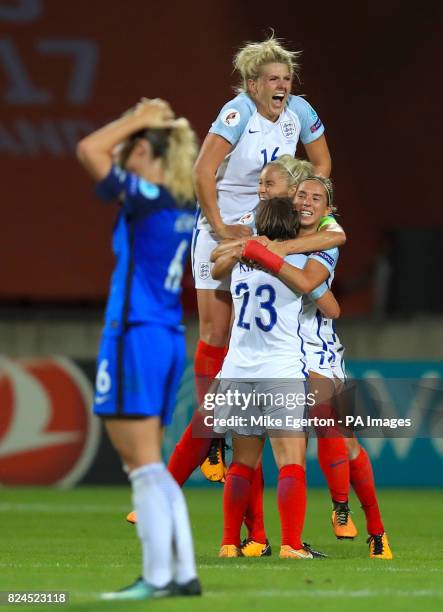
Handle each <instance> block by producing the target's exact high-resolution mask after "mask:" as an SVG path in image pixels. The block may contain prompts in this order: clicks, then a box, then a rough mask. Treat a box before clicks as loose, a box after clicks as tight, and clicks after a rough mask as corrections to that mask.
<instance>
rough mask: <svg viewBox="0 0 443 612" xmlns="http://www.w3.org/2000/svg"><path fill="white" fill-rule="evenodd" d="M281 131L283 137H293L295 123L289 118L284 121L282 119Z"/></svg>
mask: <svg viewBox="0 0 443 612" xmlns="http://www.w3.org/2000/svg"><path fill="white" fill-rule="evenodd" d="M281 131H282V133H283V136H284V137H285V138H288V139H289V138H293V137H294V136H295V125H294V122H293V121H292V120H291V119H288V120H286V121H282V123H281Z"/></svg>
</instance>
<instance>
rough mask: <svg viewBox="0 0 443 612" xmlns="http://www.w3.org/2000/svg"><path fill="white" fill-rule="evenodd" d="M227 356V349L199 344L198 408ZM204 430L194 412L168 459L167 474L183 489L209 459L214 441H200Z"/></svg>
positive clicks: (196, 380) (196, 355) (200, 341)
mask: <svg viewBox="0 0 443 612" xmlns="http://www.w3.org/2000/svg"><path fill="white" fill-rule="evenodd" d="M225 354H226V347H224V346H222V347H219V346H211V345H210V344H206V343H205V342H203V341H202V340H199V341H198V343H197V349H196V351H195V363H194V372H195V382H196V391H197V401H198V405H200V404H201V403H202V401H203V398H204V395H205V393H206V392H207V390H208V388H209V385H210V384H211V382H212V380H213V378H214V377H215V375H216V374H218V372H219V371H220V368H221V365H222V363H223V359H224V358H225ZM204 430H205V426H204V425H203V417H202V415H201V414H200V413H199V412H195V413H194V416H193V417H192V420H191V422H190V423H189V425H188V426H187V428H186V429H185V431H184V433H183V435H182V437H181V438H180V441H179V442H178V443H177V445H176V447H175V449H174V451H173V453H172V455H171V457H170V459H169V464H168V470H169V471H170V472H171V474H172V475H173V476H174V478H175V480H176V481H177V482H178V484H179V485H180V486H183V485H184V483H185V482H186V481H187V480H188V478H189V477H190V475H191V474H192V472H193V471H194V470H195V469H196V468H197V467H198V466H199V465H200V464H201V463H203V461H204V460H205V459H206V456H207V454H208V451H209V446H210V444H211V438H210V436H206V437H200V432H202V433H204Z"/></svg>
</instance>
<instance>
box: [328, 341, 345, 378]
mask: <svg viewBox="0 0 443 612" xmlns="http://www.w3.org/2000/svg"><path fill="white" fill-rule="evenodd" d="M344 352H345V349H344V346H342V345H341V344H340V343H336V344H334V346H332V347H330V348H329V365H330V367H331V370H332V373H333V375H334V377H335V378H338V379H340V380H342V381H345V380H346V368H345V360H344Z"/></svg>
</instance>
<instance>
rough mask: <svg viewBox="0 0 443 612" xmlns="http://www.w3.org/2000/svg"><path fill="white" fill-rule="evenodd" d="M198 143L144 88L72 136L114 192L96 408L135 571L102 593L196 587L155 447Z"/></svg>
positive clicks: (180, 505) (174, 352)
mask: <svg viewBox="0 0 443 612" xmlns="http://www.w3.org/2000/svg"><path fill="white" fill-rule="evenodd" d="M196 150H197V146H196V138H195V135H194V132H193V131H192V130H191V128H190V126H189V123H188V122H187V120H185V119H183V118H181V119H175V117H174V113H173V111H172V110H171V108H170V106H169V104H167V103H166V102H164V101H162V100H146V99H143V100H142V101H141V102H140V103H139V104H137V105H136V106H135V107H134V108H133V109H132V110H131V111H129V112H128V113H126V114H125V115H123V116H122V117H121V118H120V119H117V120H116V121H114V122H112V123H109V124H108V125H106V126H104V127H103V128H101V129H99V130H97V131H95V132H94V133H92V134H90V135H89V136H87V137H86V138H84V139H83V140H82V141H80V143H79V144H78V148H77V153H78V158H79V160H80V162H81V163H82V165H83V166H84V168H85V169H86V171H87V172H88V173H89V174H90V175H91V176H92V178H93V179H94V180H95V181H96V183H97V186H96V192H97V194H98V195H99V197H101V198H102V199H103V200H105V201H109V202H116V203H117V204H118V214H117V219H116V223H115V226H114V232H113V250H114V254H115V257H116V266H115V270H114V273H113V275H112V281H111V289H110V294H109V298H108V303H107V308H106V315H105V326H104V330H103V335H102V340H101V345H100V350H99V355H98V360H97V380H96V394H95V401H94V411H95V413H96V414H97V415H99V416H101V417H102V418H103V421H104V424H105V427H106V430H107V432H108V434H109V437H110V439H111V441H112V443H113V445H114V447H115V448H116V450H117V452H118V453H119V455H120V457H121V459H122V461H123V463H124V465H125V466H126V469H127V471H128V473H129V480H130V482H131V486H132V491H133V503H134V507H135V510H136V512H137V515H138V524H137V531H138V536H139V538H140V541H141V545H142V555H143V572H142V577H141V578H139V579H138V580H137V581H136V582H134V584H132V585H130V586H129V587H126V588H124V589H122V590H121V591H117V592H113V593H105V594H103V598H105V599H119V600H132V599H149V598H156V597H165V596H169V595H199V594H200V593H201V587H200V583H199V581H198V578H197V574H196V567H195V559H194V551H193V543H192V534H191V529H190V524H189V518H188V513H187V508H186V502H185V499H184V497H183V493H182V491H181V489H180V487H179V486H178V485H177V483H176V482H175V480H174V479H173V478H172V476H171V475H170V473H169V472H168V471H167V469H166V466H165V465H164V463H163V461H162V457H161V440H162V432H163V428H164V427H165V426H166V425H168V424H169V423H170V422H171V419H172V412H173V409H174V404H175V396H176V391H177V388H178V385H179V382H180V379H181V376H182V373H183V369H184V364H185V340H184V333H183V328H182V326H181V319H182V308H181V303H180V292H181V278H182V274H183V266H184V262H185V257H186V253H187V251H188V247H189V244H190V240H191V232H192V227H193V217H194V210H193V208H194V206H193V197H194V194H193V186H192V176H191V169H192V164H193V162H194V159H195V155H196ZM153 347H155V350H154V352H153V350H152V349H153Z"/></svg>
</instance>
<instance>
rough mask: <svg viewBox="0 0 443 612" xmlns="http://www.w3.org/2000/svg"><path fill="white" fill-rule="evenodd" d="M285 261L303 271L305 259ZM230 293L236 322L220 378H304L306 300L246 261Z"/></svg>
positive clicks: (235, 275)
mask: <svg viewBox="0 0 443 612" xmlns="http://www.w3.org/2000/svg"><path fill="white" fill-rule="evenodd" d="M286 261H288V263H291V264H292V265H295V266H297V267H298V268H303V266H304V263H305V261H306V257H305V256H304V255H289V256H288V257H287V258H286ZM231 293H232V300H233V303H234V315H235V318H234V323H233V326H232V333H231V340H230V343H229V350H228V354H227V355H226V357H225V360H224V362H223V366H222V369H221V372H220V375H219V377H220V378H225V379H226V378H228V379H230V378H234V379H235V378H244V379H255V378H291V379H297V378H298V379H305V378H306V367H305V360H304V352H303V339H302V337H301V335H300V321H299V317H300V312H301V309H302V296H301V295H298V294H297V293H295V292H294V291H292V290H291V289H289V287H287V286H286V285H285V284H284V283H282V282H281V281H280V280H279V279H278V278H276V277H274V276H272V275H271V274H268V273H267V272H263V271H261V270H256V269H254V268H249V267H248V266H246V265H245V264H243V263H238V264H237V265H236V266H235V267H234V269H233V271H232V276H231Z"/></svg>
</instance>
